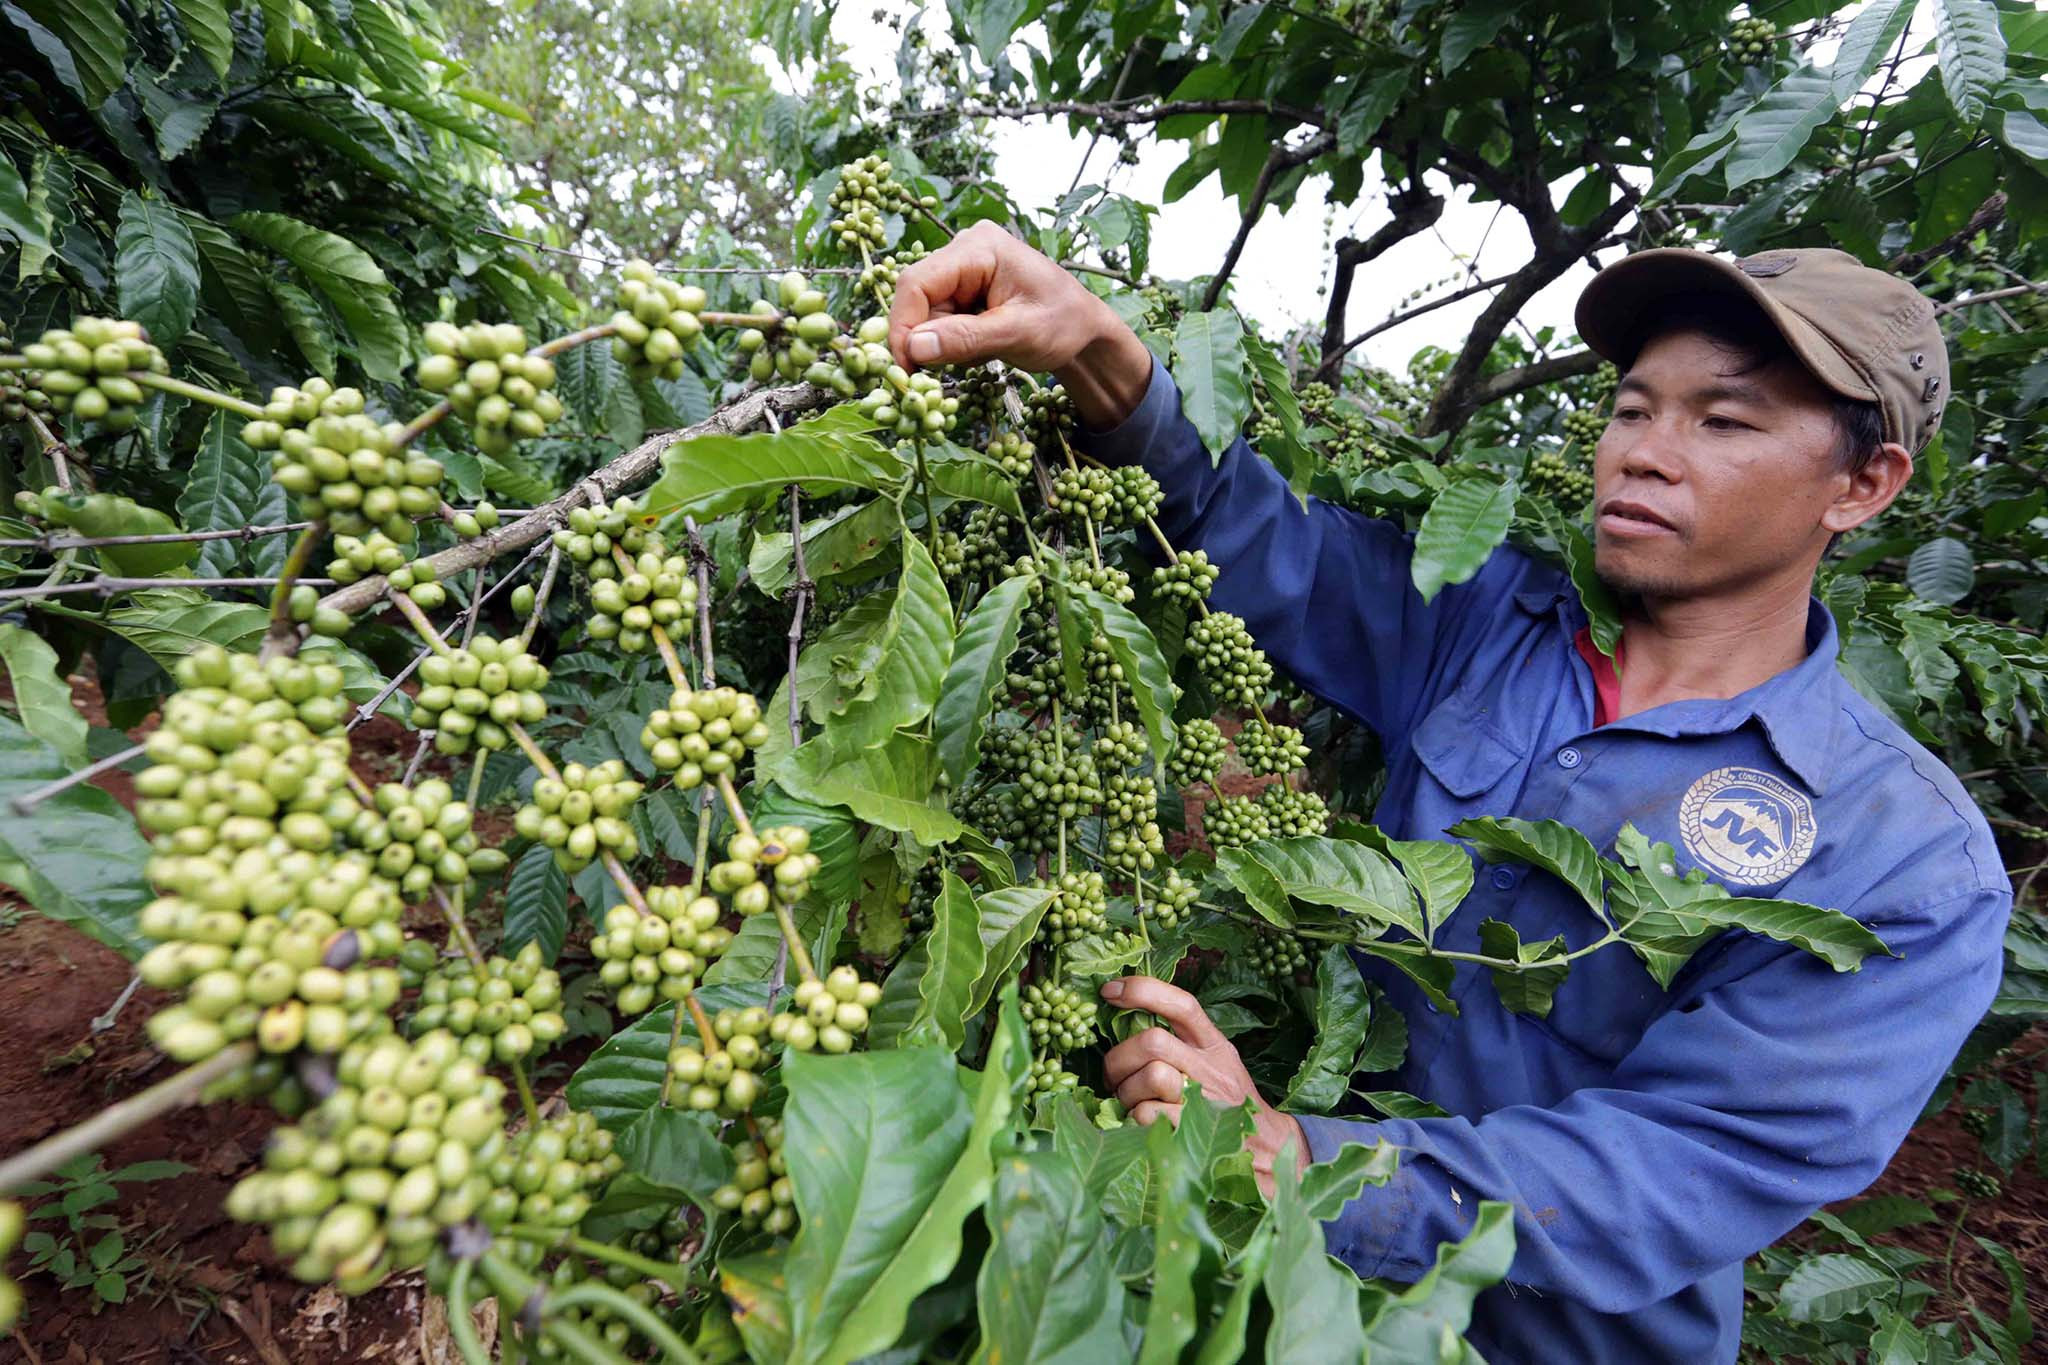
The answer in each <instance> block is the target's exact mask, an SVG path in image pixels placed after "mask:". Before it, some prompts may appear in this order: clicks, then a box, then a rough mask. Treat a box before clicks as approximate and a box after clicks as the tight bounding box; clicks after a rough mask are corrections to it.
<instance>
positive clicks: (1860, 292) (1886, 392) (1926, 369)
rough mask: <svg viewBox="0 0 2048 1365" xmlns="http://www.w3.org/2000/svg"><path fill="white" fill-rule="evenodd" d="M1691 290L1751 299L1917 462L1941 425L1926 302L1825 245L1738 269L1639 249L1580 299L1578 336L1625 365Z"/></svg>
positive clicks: (1942, 397) (1939, 350)
mask: <svg viewBox="0 0 2048 1365" xmlns="http://www.w3.org/2000/svg"><path fill="white" fill-rule="evenodd" d="M1689 293H1717V294H1733V295H1738V296H1740V297H1743V298H1747V299H1749V300H1751V301H1752V302H1754V303H1755V304H1756V305H1757V307H1758V308H1760V309H1762V310H1763V314H1764V316H1765V317H1766V318H1768V319H1770V321H1771V323H1772V325H1773V326H1775V327H1776V328H1777V329H1778V331H1779V332H1781V333H1782V334H1783V335H1784V337H1785V341H1786V343H1787V344H1788V345H1790V346H1791V348H1792V353H1793V354H1794V355H1796V356H1798V357H1799V359H1800V361H1801V362H1802V363H1803V364H1804V365H1805V366H1806V368H1807V369H1808V370H1810V371H1812V373H1813V376H1814V378H1816V379H1818V380H1819V381H1820V382H1821V383H1822V384H1824V385H1826V386H1827V387H1828V388H1829V389H1832V390H1833V391H1834V392H1836V393H1838V394H1840V395H1842V396H1843V397H1844V398H1856V399H1861V400H1863V401H1865V402H1871V403H1876V404H1877V405H1878V408H1879V410H1880V411H1882V412H1883V414H1884V438H1885V439H1886V440H1887V441H1896V442H1898V443H1899V444H1900V445H1902V446H1904V447H1905V448H1906V449H1907V450H1909V451H1913V452H1915V453H1917V452H1918V451H1919V449H1920V447H1922V446H1923V445H1925V444H1927V441H1928V438H1930V437H1932V436H1933V435H1934V432H1935V429H1936V428H1937V427H1939V426H1940V425H1941V406H1942V404H1943V403H1945V402H1946V401H1947V400H1948V348H1947V346H1946V345H1945V344H1944V343H1943V341H1942V338H1941V327H1940V324H1939V323H1937V322H1936V321H1935V318H1934V305H1933V303H1932V302H1930V301H1929V300H1928V299H1927V297H1926V296H1925V295H1923V294H1921V292H1920V291H1919V290H1917V289H1915V288H1914V287H1913V286H1912V285H1910V284H1908V283H1906V281H1904V280H1902V279H1900V278H1899V277H1898V276H1897V275H1893V274H1891V273H1889V272H1888V271H1883V270H1873V269H1871V268H1870V267H1869V266H1867V265H1865V264H1863V263H1862V262H1861V261H1859V260H1857V259H1856V258H1855V257H1854V256H1851V255H1849V254H1848V253H1847V252H1845V251H1836V250H1834V249H1833V248H1831V247H1800V248H1796V249H1789V250H1784V251H1760V252H1758V253H1757V254H1756V255H1754V256H1743V257H1740V258H1738V259H1736V260H1734V261H1726V260H1723V259H1721V258H1720V257H1718V256H1710V255H1708V254H1707V253H1706V252H1704V251H1691V250H1687V249H1685V248H1683V247H1658V248H1656V249H1654V250H1650V251H1639V252H1637V253H1636V254H1635V255H1633V256H1626V257H1623V258H1622V259H1621V260H1619V261H1616V262H1615V263H1614V264H1613V265H1611V266H1608V267H1607V268H1606V269H1605V270H1602V271H1601V272H1600V273H1599V274H1598V275H1595V276H1594V277H1593V282H1592V283H1591V284H1589V285H1587V286H1586V288H1585V292H1583V293H1581V294H1580V295H1579V306H1578V314H1577V322H1578V328H1579V335H1580V336H1581V337H1582V338H1584V339H1585V342H1586V345H1587V346H1589V347H1591V348H1592V349H1593V351H1594V352H1595V353H1597V354H1599V355H1602V356H1604V357H1606V358H1607V359H1609V360H1612V361H1613V362H1615V363H1616V364H1617V365H1622V366H1626V365H1627V364H1629V362H1631V361H1632V360H1634V359H1635V353H1636V350H1637V348H1638V347H1639V346H1640V344H1641V340H1642V337H1643V335H1644V333H1645V332H1646V331H1647V330H1648V325H1649V324H1650V323H1653V322H1654V321H1655V320H1656V315H1657V312H1658V309H1659V306H1660V305H1661V304H1663V303H1664V302H1665V301H1666V300H1668V299H1669V298H1670V297H1671V296H1672V295H1674V294H1689Z"/></svg>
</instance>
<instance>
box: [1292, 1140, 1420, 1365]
mask: <svg viewBox="0 0 2048 1365" xmlns="http://www.w3.org/2000/svg"><path fill="white" fill-rule="evenodd" d="M1273 1182H1274V1190H1273V1211H1272V1217H1273V1233H1274V1236H1273V1258H1272V1260H1271V1261H1270V1262H1268V1263H1267V1266H1266V1275H1265V1281H1264V1284H1265V1290H1266V1303H1267V1305H1268V1306H1269V1307H1270V1308H1271V1309H1272V1312H1273V1321H1272V1325H1271V1326H1269V1327H1268V1328H1267V1329H1266V1359H1267V1360H1268V1361H1269V1362H1272V1365H1297V1363H1301V1365H1315V1363H1319V1362H1330V1363H1331V1365H1336V1362H1339V1361H1342V1362H1345V1363H1346V1365H1356V1362H1358V1361H1360V1360H1362V1359H1364V1358H1365V1326H1364V1323H1363V1322H1361V1321H1360V1318H1359V1313H1358V1277H1357V1276H1356V1275H1354V1274H1352V1273H1351V1272H1350V1271H1349V1270H1346V1269H1345V1268H1344V1267H1343V1266H1341V1265H1339V1264H1338V1263H1337V1262H1335V1261H1333V1260H1331V1259H1330V1255H1329V1252H1328V1251H1327V1250H1326V1249H1325V1247H1324V1245H1323V1225H1322V1224H1321V1223H1319V1222H1317V1221H1316V1220H1315V1219H1314V1218H1312V1217H1310V1216H1309V1212H1308V1209H1307V1207H1306V1206H1305V1205H1304V1204H1303V1202H1302V1195H1301V1186H1300V1177H1299V1175H1298V1174H1297V1168H1296V1165H1295V1161H1294V1158H1293V1156H1292V1155H1291V1154H1290V1153H1287V1152H1283V1153H1281V1159H1280V1160H1277V1161H1275V1162H1274V1163H1273ZM1389 1358H1390V1359H1395V1360H1424V1359H1433V1358H1434V1355H1433V1354H1432V1355H1428V1356H1420V1355H1418V1356H1390V1357H1389Z"/></svg>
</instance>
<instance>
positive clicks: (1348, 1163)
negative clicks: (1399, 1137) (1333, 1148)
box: [1301, 1142, 1401, 1223]
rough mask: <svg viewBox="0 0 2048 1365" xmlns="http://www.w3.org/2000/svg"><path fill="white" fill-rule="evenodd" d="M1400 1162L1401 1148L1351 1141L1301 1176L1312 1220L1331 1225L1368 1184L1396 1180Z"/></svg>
mask: <svg viewBox="0 0 2048 1365" xmlns="http://www.w3.org/2000/svg"><path fill="white" fill-rule="evenodd" d="M1400 1162H1401V1149H1400V1148H1398V1147H1396V1146H1395V1145H1394V1144H1393V1143H1391V1142H1371V1143H1366V1142H1347V1143H1345V1144H1344V1145H1343V1146H1342V1147H1339V1148H1338V1149H1337V1155H1335V1156H1333V1157H1331V1158H1330V1159H1329V1160H1328V1161H1318V1162H1317V1163H1316V1164H1315V1165H1313V1166H1311V1167H1309V1168H1308V1169H1307V1170H1305V1171H1303V1172H1302V1173H1301V1202H1302V1207H1303V1208H1304V1209H1305V1210H1306V1211H1307V1213H1308V1216H1309V1217H1311V1218H1314V1219H1317V1220H1318V1221H1320V1222H1325V1223H1327V1222H1329V1221H1330V1220H1331V1219H1332V1218H1335V1217H1336V1216H1337V1215H1338V1214H1340V1213H1342V1212H1343V1211H1344V1206H1345V1205H1346V1204H1349V1203H1350V1202H1351V1201H1352V1200H1354V1199H1356V1198H1358V1196H1359V1195H1361V1194H1363V1193H1364V1192H1365V1187H1366V1186H1367V1185H1384V1184H1386V1183H1387V1182H1388V1181H1389V1180H1392V1179H1393V1178H1394V1172H1395V1171H1396V1170H1397V1169H1398V1168H1399V1166H1400Z"/></svg>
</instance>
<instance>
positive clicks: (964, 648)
mask: <svg viewBox="0 0 2048 1365" xmlns="http://www.w3.org/2000/svg"><path fill="white" fill-rule="evenodd" d="M1032 582H1033V579H1032V578H1031V577H1028V576H1024V575H1019V576H1018V577H1016V578H1009V579H1005V580H1003V581H1002V582H1001V583H998V584H997V585H996V586H995V587H994V588H991V589H990V590H989V591H988V592H986V593H984V594H982V597H981V600H980V601H978V602H976V603H975V604H974V608H973V610H971V611H969V612H968V613H967V617H966V619H965V620H963V621H962V622H961V623H960V635H959V638H958V639H956V640H955V641H954V644H953V658H952V662H951V663H950V664H949V665H948V666H947V669H946V678H945V681H944V682H943V683H942V684H941V685H940V687H939V701H938V707H937V709H936V711H935V713H934V714H933V717H932V723H933V727H934V729H935V731H936V733H937V735H938V742H939V763H940V765H941V766H942V767H943V768H944V769H945V772H946V775H947V776H948V777H950V778H952V780H953V785H954V787H955V788H958V787H960V786H961V785H963V784H964V783H965V782H966V780H967V775H968V773H969V772H971V771H972V770H973V768H974V765H975V763H976V762H978V761H979V759H980V756H981V740H982V735H983V734H984V733H985V731H986V730H987V727H988V717H989V706H990V703H991V702H993V701H994V699H995V695H996V692H997V689H999V688H1000V687H1001V686H1002V685H1003V679H1004V677H1005V676H1006V674H1007V671H1008V667H1009V661H1010V655H1011V654H1013V653H1014V652H1015V651H1016V648H1017V632H1018V628H1019V626H1020V625H1021V623H1022V621H1023V618H1024V608H1025V606H1026V604H1027V600H1028V594H1029V592H1030V588H1031V585H1032Z"/></svg>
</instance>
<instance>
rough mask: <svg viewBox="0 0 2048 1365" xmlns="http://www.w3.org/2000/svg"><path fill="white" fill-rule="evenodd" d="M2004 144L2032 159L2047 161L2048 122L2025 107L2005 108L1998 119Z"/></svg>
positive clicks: (2000, 135)
mask: <svg viewBox="0 0 2048 1365" xmlns="http://www.w3.org/2000/svg"><path fill="white" fill-rule="evenodd" d="M1998 135H1999V137H2000V138H2001V139H2002V140H2003V141H2004V143H2005V145H2006V146H2008V147H2010V148H2012V149H2013V150H2014V151H2016V152H2018V153H2019V154H2020V155H2021V156H2024V157H2027V158H2029V159H2030V160H2034V161H2048V124H2044V123H2042V122H2041V120H2040V119H2039V118H2038V117H2036V116H2035V115H2034V114H2031V113H2029V112H2028V111H2027V110H2025V109H2008V110H2005V111H2004V112H2003V113H2002V114H2001V115H2000V116H1999V120H1998Z"/></svg>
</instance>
